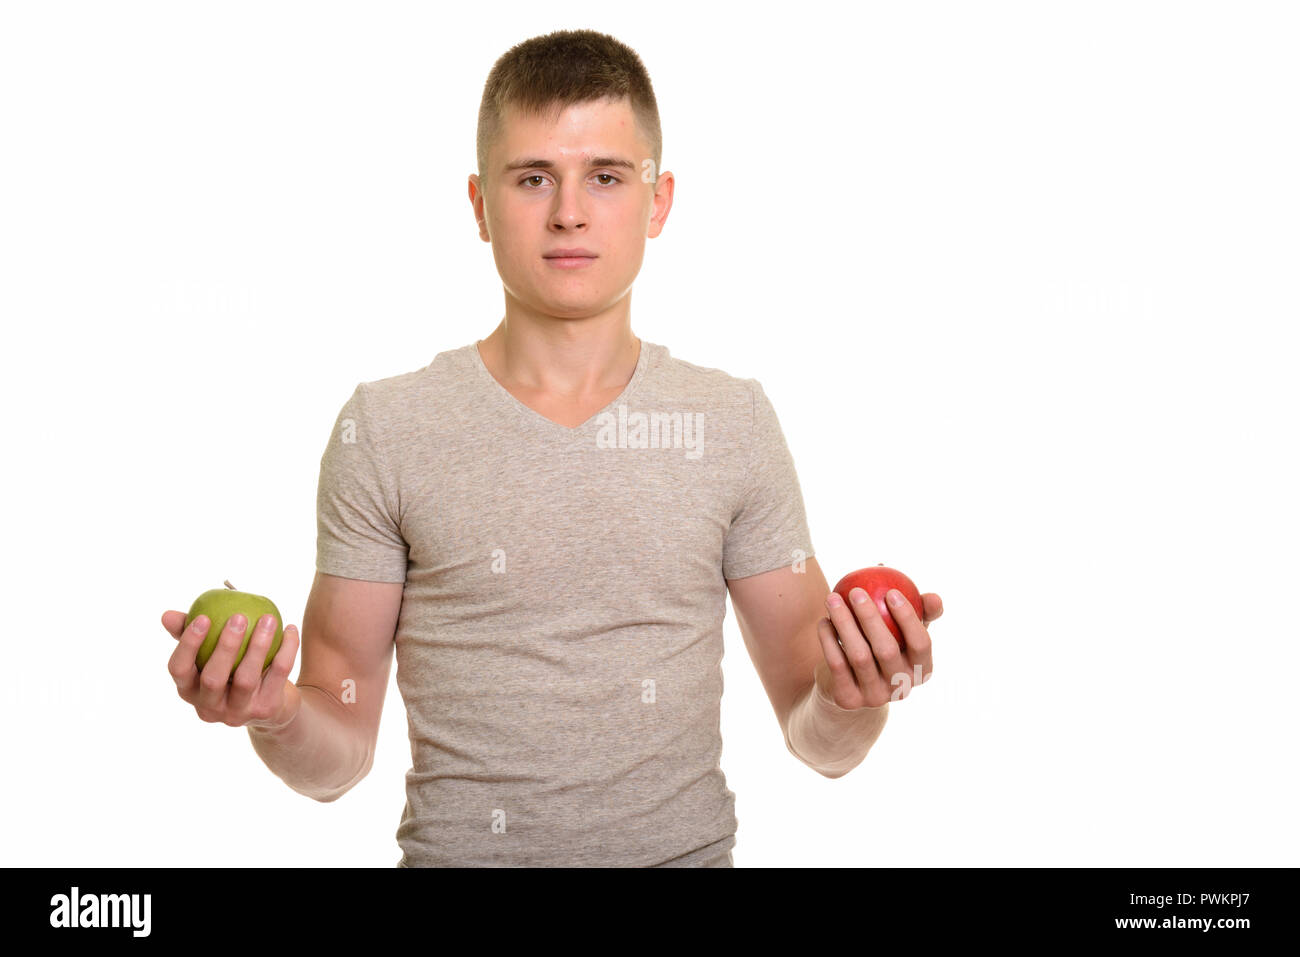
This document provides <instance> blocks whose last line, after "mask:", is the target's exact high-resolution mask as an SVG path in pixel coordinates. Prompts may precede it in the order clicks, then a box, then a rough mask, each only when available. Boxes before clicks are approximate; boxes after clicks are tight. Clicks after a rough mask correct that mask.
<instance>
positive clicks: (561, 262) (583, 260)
mask: <svg viewBox="0 0 1300 957" xmlns="http://www.w3.org/2000/svg"><path fill="white" fill-rule="evenodd" d="M542 258H543V259H545V260H546V261H547V262H548V263H550V264H551V265H552V266H555V267H557V268H560V269H580V268H582V267H583V266H590V265H591V264H592V263H594V262H595V261H596V254H595V253H593V252H592V251H591V250H590V249H552V250H551V251H550V252H549V253H545V254H544V255H543V256H542Z"/></svg>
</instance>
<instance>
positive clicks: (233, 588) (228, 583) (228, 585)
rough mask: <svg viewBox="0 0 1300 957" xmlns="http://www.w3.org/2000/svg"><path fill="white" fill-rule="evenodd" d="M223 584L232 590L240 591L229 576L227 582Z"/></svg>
mask: <svg viewBox="0 0 1300 957" xmlns="http://www.w3.org/2000/svg"><path fill="white" fill-rule="evenodd" d="M223 584H224V585H225V586H226V587H227V588H229V589H230V590H231V591H239V589H238V588H236V587H235V586H234V585H232V584H230V579H229V578H227V579H226V580H225V582H223Z"/></svg>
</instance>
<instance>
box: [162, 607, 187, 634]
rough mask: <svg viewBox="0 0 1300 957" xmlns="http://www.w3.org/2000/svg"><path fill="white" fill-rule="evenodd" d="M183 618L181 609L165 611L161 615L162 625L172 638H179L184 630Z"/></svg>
mask: <svg viewBox="0 0 1300 957" xmlns="http://www.w3.org/2000/svg"><path fill="white" fill-rule="evenodd" d="M185 618H186V614H185V612H183V611H165V612H163V615H162V623H163V627H164V628H166V629H167V631H168V633H169V634H170V635H171V636H172V637H173V638H180V636H181V635H182V634H183V633H184V631H185Z"/></svg>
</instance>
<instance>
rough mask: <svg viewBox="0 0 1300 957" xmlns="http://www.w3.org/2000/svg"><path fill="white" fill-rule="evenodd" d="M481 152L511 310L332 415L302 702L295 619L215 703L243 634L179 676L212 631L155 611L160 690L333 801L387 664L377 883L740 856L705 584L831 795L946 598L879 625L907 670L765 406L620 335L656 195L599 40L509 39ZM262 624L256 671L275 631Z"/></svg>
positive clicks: (611, 43) (614, 63) (654, 144)
mask: <svg viewBox="0 0 1300 957" xmlns="http://www.w3.org/2000/svg"><path fill="white" fill-rule="evenodd" d="M478 132H479V138H478V167H479V170H478V174H477V175H472V176H470V178H469V198H470V201H471V204H472V206H473V209H474V214H475V218H476V219H477V221H478V229H479V236H480V238H481V239H482V240H483V241H485V242H488V243H490V244H491V246H492V253H493V255H494V257H495V259H496V264H497V269H498V271H499V272H500V274H501V278H502V282H503V285H504V288H505V315H504V317H503V318H502V320H501V322H500V324H499V325H498V326H497V327H496V329H495V330H494V331H493V332H492V333H491V334H490V335H489V336H487V338H485V339H483V340H480V341H477V342H474V343H471V344H469V345H466V346H463V347H461V348H457V349H452V350H449V351H446V352H442V353H439V354H438V355H437V356H436V357H435V358H434V360H433V361H432V362H431V363H430V364H428V365H427V366H425V367H424V368H422V369H419V370H418V371H414V372H409V373H406V374H403V375H397V376H394V377H391V378H387V379H382V380H379V381H375V382H368V383H362V384H360V385H358V386H357V388H356V390H355V391H354V392H353V394H352V396H351V397H350V398H349V399H348V401H347V402H346V404H345V405H344V406H343V408H342V410H341V411H340V413H339V416H338V420H337V421H336V423H335V430H334V433H333V436H332V437H331V439H330V441H329V443H328V445H327V447H326V449H325V452H324V455H323V456H322V459H321V475H320V486H319V491H318V502H317V506H318V532H319V535H318V539H317V564H316V568H317V577H316V581H315V583H314V585H313V588H312V593H311V597H310V599H309V602H308V607H307V609H306V612H305V615H304V621H303V629H304V633H305V635H306V639H305V640H304V641H303V643H302V649H303V662H302V670H301V673H300V675H299V679H298V682H297V684H296V685H294V684H293V683H292V682H289V681H288V680H287V679H288V674H289V670H290V668H291V667H292V663H293V656H294V653H295V651H296V648H297V643H298V639H297V633H296V631H295V630H294V629H293V627H292V626H290V627H289V628H288V629H286V633H285V640H284V643H283V646H282V648H281V651H280V652H279V654H278V656H277V658H276V660H275V662H274V663H273V665H272V667H271V669H270V670H269V671H268V672H267V673H266V675H265V676H264V677H263V676H261V675H259V673H258V670H257V665H256V664H252V665H249V670H245V668H244V665H243V664H242V663H241V666H240V668H239V669H236V670H235V675H234V679H233V682H232V684H231V687H230V690H229V691H228V692H227V691H226V690H225V685H224V681H225V679H226V677H227V676H228V675H229V674H230V662H231V661H233V655H234V653H235V650H236V649H237V648H238V644H239V639H240V638H241V636H242V634H243V625H242V624H241V623H237V624H236V626H235V627H234V628H231V629H227V633H223V637H222V641H221V644H220V645H219V647H218V650H217V651H216V652H215V653H214V654H213V656H212V659H211V663H210V664H209V665H208V667H207V668H205V669H204V671H203V673H202V680H199V679H198V678H197V677H196V675H195V674H194V672H193V665H194V662H193V650H194V649H195V648H197V646H198V643H199V641H201V638H202V636H201V635H200V634H197V633H194V634H191V633H189V632H186V633H185V634H184V635H181V633H180V627H179V625H182V624H183V620H182V621H181V622H179V623H177V622H175V621H174V615H175V614H177V613H169V615H171V616H173V621H172V626H173V632H174V633H175V634H177V635H178V636H179V637H180V638H181V643H180V646H179V647H178V649H177V654H176V656H174V658H173V669H172V673H173V675H174V677H176V679H177V683H178V686H179V687H180V688H181V693H182V697H186V695H189V697H186V700H190V701H192V702H193V703H195V705H196V707H197V708H198V709H199V714H200V716H201V717H204V718H205V719H206V720H222V721H225V722H226V723H228V724H237V725H246V726H248V728H249V733H250V736H251V738H252V741H253V745H254V747H255V748H256V750H257V752H258V754H260V755H261V756H262V758H263V760H264V761H265V762H266V764H267V765H268V766H269V767H270V768H271V769H272V770H273V771H274V772H275V773H276V774H278V775H279V776H280V777H282V778H283V779H284V780H285V781H286V782H287V783H288V784H289V785H290V786H291V787H293V788H295V789H296V790H298V791H300V792H302V793H304V794H308V795H310V796H312V797H314V798H316V799H318V800H322V801H330V800H334V799H335V798H337V797H339V796H340V795H342V794H343V793H345V792H346V791H347V790H348V789H349V788H351V787H352V786H353V785H354V784H356V782H357V781H359V780H360V779H361V778H362V777H364V776H365V774H366V773H367V772H368V771H369V769H370V765H371V759H372V757H373V753H374V746H375V740H376V738H377V735H378V729H379V716H380V711H381V709H382V705H383V699H384V692H385V689H386V686H387V681H388V672H389V666H390V662H391V660H392V656H393V651H394V649H396V655H397V661H398V673H397V678H398V686H399V688H400V689H401V693H402V697H403V700H404V702H405V704H406V708H407V714H408V725H409V730H410V739H411V755H412V767H411V770H410V771H409V772H408V774H407V777H406V807H405V809H404V812H403V814H402V818H401V823H400V825H399V827H398V831H397V839H398V843H399V844H400V846H401V849H402V852H403V854H402V859H401V861H400V862H399V866H406V867H414V866H429V865H435V866H437V865H442V866H447V865H468V866H493V865H516V866H520V865H522V866H549V865H576V866H599V865H606V866H670V867H716V866H722V867H726V866H731V863H732V859H731V848H732V846H733V844H734V843H735V831H736V824H737V822H736V817H735V813H734V795H733V794H732V792H731V791H730V790H728V788H727V786H726V781H725V778H724V776H723V773H722V770H721V768H720V767H719V755H720V752H721V747H722V741H721V737H720V734H719V713H720V701H721V694H722V671H721V658H722V653H723V638H722V622H723V617H724V615H725V612H726V593H727V591H728V590H729V591H730V594H731V599H732V604H733V605H734V607H735V609H736V617H737V620H738V622H739V624H740V628H741V632H742V634H743V636H744V640H745V643H746V646H747V648H748V650H749V653H750V655H751V657H752V659H753V661H754V664H755V666H756V668H757V669H758V672H759V675H760V676H761V678H762V681H763V685H764V688H765V689H766V691H767V693H768V696H769V698H770V699H771V703H772V706H773V709H774V711H775V714H776V718H777V721H778V724H779V725H780V727H781V729H782V732H783V734H784V735H785V740H786V745H787V747H788V748H789V750H790V751H791V752H792V753H793V754H794V755H795V756H796V757H798V758H799V759H800V760H802V761H803V762H804V763H806V764H808V765H809V766H811V767H813V768H815V769H816V770H818V771H820V772H821V773H822V774H825V775H827V776H829V777H838V776H840V775H842V774H845V773H847V772H848V771H849V770H850V769H851V768H853V767H854V766H856V765H857V764H858V763H859V762H861V761H862V759H863V758H864V757H865V755H866V753H867V751H868V749H869V748H870V747H871V745H872V743H873V742H874V741H875V740H876V737H877V736H878V735H879V733H880V731H881V729H882V727H883V726H884V723H885V719H886V716H887V714H888V702H889V700H890V697H891V694H892V693H893V690H894V687H895V686H894V685H892V684H891V682H890V681H889V680H888V677H887V676H891V675H893V674H895V673H903V674H904V675H905V676H907V677H909V678H910V677H911V676H912V675H913V674H914V672H913V666H914V665H920V666H921V669H922V672H923V674H924V675H925V676H926V677H928V675H929V672H930V671H931V655H930V643H929V636H928V633H927V631H926V624H927V623H928V622H929V621H930V620H933V619H934V618H936V617H938V615H939V614H940V613H941V605H940V603H939V598H938V596H937V595H927V596H925V611H926V614H925V616H924V619H922V618H918V617H917V616H916V615H915V613H914V612H913V611H912V609H911V608H910V606H904V607H903V608H901V609H899V610H897V611H895V612H894V614H895V615H896V616H897V618H898V620H899V621H900V622H901V625H902V628H903V629H904V632H905V638H906V647H905V648H900V646H899V644H898V642H896V641H895V640H894V639H893V637H892V636H891V635H890V634H889V632H888V630H887V629H886V628H885V626H884V624H883V622H882V620H881V618H880V616H879V613H878V612H877V611H876V610H875V608H874V605H873V604H872V603H871V602H867V603H866V604H864V605H860V606H857V607H856V608H855V609H854V610H852V611H851V610H849V609H848V608H846V607H844V606H843V605H842V603H841V604H833V603H828V595H829V596H830V597H831V598H833V599H834V600H835V602H838V597H837V596H834V595H833V594H831V593H830V589H829V587H828V586H827V583H826V579H825V577H824V575H823V574H822V572H821V570H820V569H819V568H818V566H817V563H816V561H815V560H814V559H813V557H812V554H813V546H812V541H811V538H810V536H809V532H808V527H807V522H806V518H805V514H804V506H803V500H802V497H801V493H800V489H799V483H798V479H797V477H796V474H795V468H794V463H793V461H792V460H791V457H790V454H789V451H788V449H787V447H786V443H785V440H784V437H783V435H782V432H781V428H780V425H779V423H778V421H777V417H776V414H775V411H774V410H773V408H772V405H771V403H770V402H769V401H768V399H767V397H766V395H765V394H764V392H763V389H762V387H761V386H760V385H759V383H758V382H757V381H756V380H754V379H736V378H733V377H732V376H730V375H727V374H726V373H724V372H721V371H719V370H716V369H707V368H701V367H699V366H696V365H693V364H691V363H689V362H685V361H683V360H681V359H678V358H675V357H673V356H672V355H671V354H670V353H669V350H668V349H667V348H665V347H664V346H661V345H656V344H654V343H650V342H646V341H644V340H642V339H639V338H638V337H637V336H635V335H634V334H633V332H632V328H631V287H632V282H633V280H634V279H635V277H636V275H637V272H638V271H639V269H640V266H641V259H642V256H643V254H644V251H645V240H646V238H647V237H654V236H658V235H659V233H660V231H661V230H662V229H663V227H664V223H665V221H666V220H667V217H668V212H669V209H670V208H671V206H672V195H673V177H672V174H671V173H667V172H660V154H661V141H660V129H659V120H658V112H657V108H656V104H655V99H654V94H653V91H652V89H651V86H650V81H649V78H648V76H647V75H646V73H645V70H644V68H643V66H642V64H641V61H640V59H639V58H638V57H637V55H636V54H635V53H634V52H632V51H631V50H629V49H628V48H627V47H625V46H623V45H622V44H621V43H619V42H618V41H616V40H614V39H613V38H611V37H608V36H605V35H602V34H599V33H593V32H590V31H576V32H574V31H565V32H560V33H554V34H550V35H548V36H545V37H539V38H535V39H532V40H529V41H527V42H525V43H522V44H520V45H518V46H516V47H514V48H513V49H511V50H510V51H508V52H507V53H506V54H505V55H504V56H503V57H502V58H501V59H500V60H498V62H497V63H496V64H495V66H494V67H493V69H492V71H491V74H490V75H489V77H488V81H487V86H486V89H485V91H484V95H483V101H482V107H481V109H480V113H479V131H478ZM854 597H857V593H855V596H854ZM164 620H165V623H166V621H167V618H166V617H165V619H164ZM263 625H265V622H264V623H263ZM254 634H255V637H254V639H253V642H252V644H251V646H250V650H249V652H248V654H247V656H246V659H245V660H246V661H247V662H261V661H262V660H263V658H264V655H265V648H266V647H267V644H266V642H267V641H268V640H269V633H268V632H267V631H266V630H265V627H261V628H259V629H258V630H257V631H256V632H255V633H254ZM841 646H842V647H841ZM259 648H260V649H262V650H261V652H260V653H259ZM209 670H211V671H212V675H211V676H210V675H209Z"/></svg>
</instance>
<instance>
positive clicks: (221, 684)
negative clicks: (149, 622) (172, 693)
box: [162, 611, 301, 731]
mask: <svg viewBox="0 0 1300 957" xmlns="http://www.w3.org/2000/svg"><path fill="white" fill-rule="evenodd" d="M185 618H186V615H185V612H183V611H165V612H163V616H162V623H163V627H164V628H166V629H167V631H168V633H169V634H170V635H171V636H172V637H173V638H175V639H177V641H178V642H179V643H178V644H177V645H176V650H175V651H173V652H172V656H171V659H170V660H169V661H168V662H167V670H168V671H169V672H170V673H171V676H172V680H174V681H175V682H176V692H177V694H179V695H180V696H181V698H182V699H183V700H184V701H187V702H189V703H190V704H192V705H194V710H195V711H197V712H198V715H199V717H200V718H201V719H202V720H204V721H207V722H212V723H215V722H217V721H221V722H223V723H225V724H228V725H230V726H231V727H232V728H239V727H245V726H247V727H250V728H255V729H258V730H267V731H275V730H278V729H279V728H283V727H284V726H285V725H287V724H288V723H289V722H290V721H292V720H293V719H294V716H295V715H296V714H297V713H298V708H299V706H300V703H301V696H300V693H299V691H298V686H297V685H295V684H294V683H293V682H292V681H290V680H289V672H290V671H292V670H293V660H294V658H295V657H296V656H297V654H298V628H297V626H296V625H289V626H288V627H287V628H285V629H284V636H283V638H282V640H281V642H280V650H279V651H277V652H276V654H275V659H274V660H273V661H272V662H271V666H270V667H269V668H267V669H266V671H265V672H263V671H262V670H261V669H262V664H263V663H264V662H265V661H266V653H267V651H268V650H270V647H271V638H272V636H274V634H275V619H274V618H273V617H272V616H271V615H263V616H262V618H261V620H260V621H259V622H258V625H257V627H256V628H255V629H253V636H252V638H251V639H250V640H249V642H248V651H247V652H246V653H245V654H244V658H243V660H242V661H241V662H240V663H239V667H238V668H236V669H235V671H234V677H233V679H232V678H231V670H230V669H231V665H232V664H233V663H234V661H235V655H237V654H238V653H239V646H240V645H241V644H242V643H243V635H244V629H245V627H246V625H245V621H244V616H243V615H236V616H234V617H232V618H231V620H230V621H228V622H226V627H225V630H224V631H222V633H221V638H220V639H219V640H218V642H217V647H216V648H214V649H213V651H212V656H211V657H210V658H208V661H207V664H205V665H204V666H203V670H202V671H200V670H199V667H198V654H199V646H200V645H202V644H203V639H204V637H205V636H206V634H207V632H206V628H207V626H208V625H209V624H210V622H209V621H208V616H207V615H199V617H198V618H196V619H194V621H192V622H191V623H190V626H189V627H188V628H186V627H185ZM200 626H202V627H203V628H204V629H205V630H203V631H200V630H199V628H200Z"/></svg>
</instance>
